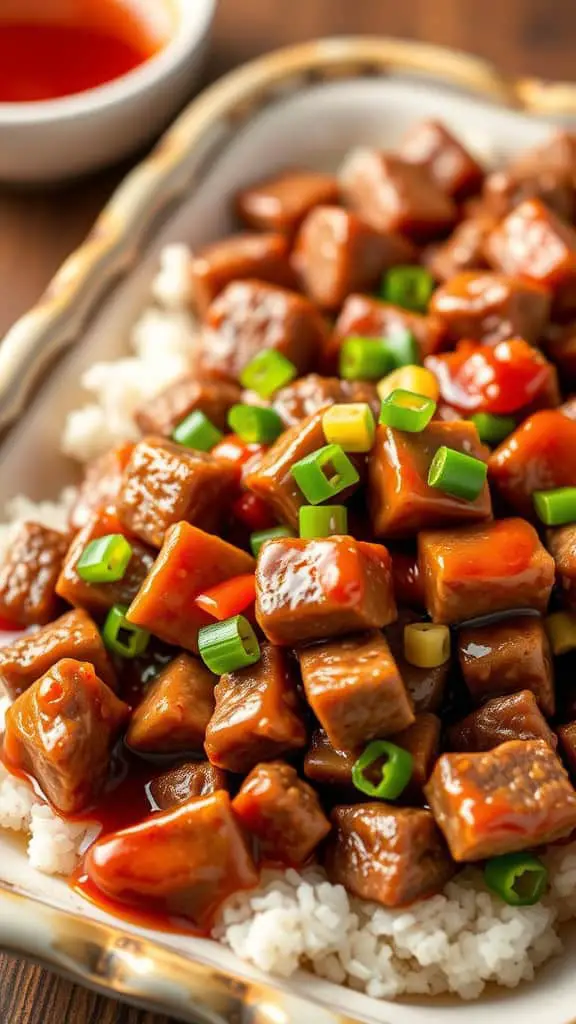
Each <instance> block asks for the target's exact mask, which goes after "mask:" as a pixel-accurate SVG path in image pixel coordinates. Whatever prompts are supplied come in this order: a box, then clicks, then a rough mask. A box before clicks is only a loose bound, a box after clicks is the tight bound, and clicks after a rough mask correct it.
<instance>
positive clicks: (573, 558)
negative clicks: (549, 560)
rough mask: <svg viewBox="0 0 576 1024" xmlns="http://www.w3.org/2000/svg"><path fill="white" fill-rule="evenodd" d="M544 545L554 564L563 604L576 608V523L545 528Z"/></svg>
mask: <svg viewBox="0 0 576 1024" xmlns="http://www.w3.org/2000/svg"><path fill="white" fill-rule="evenodd" d="M546 547H547V548H548V550H549V552H550V554H551V555H552V557H553V559H554V562H555V565H556V581H557V583H558V586H559V587H560V589H561V591H562V597H563V601H564V604H565V605H566V606H567V607H568V608H570V609H572V610H576V523H568V524H567V525H566V526H555V527H553V528H552V529H550V530H546Z"/></svg>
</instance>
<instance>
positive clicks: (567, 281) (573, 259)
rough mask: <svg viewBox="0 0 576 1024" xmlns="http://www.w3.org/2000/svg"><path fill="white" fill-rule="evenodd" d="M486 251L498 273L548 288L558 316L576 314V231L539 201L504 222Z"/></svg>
mask: <svg viewBox="0 0 576 1024" xmlns="http://www.w3.org/2000/svg"><path fill="white" fill-rule="evenodd" d="M484 251H485V253H486V258H487V260H488V262H489V263H490V265H491V266H493V267H494V268H495V269H496V270H500V271H502V272H503V273H504V274H513V275H517V276H519V277H525V278H528V279H529V280H531V281H533V282H535V283H536V284H539V285H541V286H543V287H545V288H548V290H549V291H550V292H551V293H552V307H553V311H554V313H555V314H561V315H562V316H565V315H567V314H569V313H570V312H574V311H576V230H575V229H574V228H573V227H572V226H571V225H570V224H568V223H566V221H564V220H562V219H561V218H560V217H557V216H556V214H555V213H553V212H552V210H550V209H549V208H548V207H547V206H545V205H544V203H542V202H541V201H540V200H539V199H526V200H525V201H524V202H523V203H520V205H519V206H516V207H515V208H514V209H513V210H512V211H511V213H509V214H508V216H507V217H505V218H504V220H502V221H500V223H499V224H498V225H497V226H496V227H495V228H494V229H493V230H492V231H491V232H490V234H489V235H488V238H487V239H486V244H485V246H484ZM525 337H526V336H525ZM526 340H529V339H528V338H527V339H526Z"/></svg>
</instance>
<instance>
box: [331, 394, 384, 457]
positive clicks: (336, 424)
mask: <svg viewBox="0 0 576 1024" xmlns="http://www.w3.org/2000/svg"><path fill="white" fill-rule="evenodd" d="M322 427H323V430H324V437H325V438H326V441H327V442H328V444H339V445H340V447H341V448H343V449H344V451H345V452H369V451H370V449H371V448H372V446H373V444H374V434H375V431H376V424H375V422H374V416H373V415H372V410H371V408H370V406H369V405H368V404H367V402H350V403H349V404H348V405H332V406H330V408H329V409H327V410H326V412H325V413H324V415H323V417H322Z"/></svg>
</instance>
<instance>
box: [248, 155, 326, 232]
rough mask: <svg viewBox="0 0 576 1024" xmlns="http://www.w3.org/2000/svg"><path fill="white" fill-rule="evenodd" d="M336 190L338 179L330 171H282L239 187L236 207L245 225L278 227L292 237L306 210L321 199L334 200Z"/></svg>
mask: <svg viewBox="0 0 576 1024" xmlns="http://www.w3.org/2000/svg"><path fill="white" fill-rule="evenodd" d="M339 194H340V189H339V187H338V182H337V180H336V178H334V177H332V175H330V174H320V173H319V172H316V171H307V170H304V171H299V170H295V171H285V172H283V173H282V174H280V175H278V176H277V177H274V178H269V179H268V180H267V181H262V182H260V183H259V184H257V185H251V186H249V187H248V188H246V189H243V191H242V192H240V193H239V194H238V197H237V200H236V208H237V210H238V214H239V216H240V218H241V220H243V221H244V223H245V224H247V225H248V227H251V228H256V230H257V231H282V232H284V234H286V235H288V237H292V235H294V234H295V232H296V230H297V228H298V227H299V226H300V224H301V223H302V221H303V220H304V217H305V216H306V214H307V213H309V212H310V210H312V209H313V208H314V207H315V206H321V205H324V204H325V203H337V202H338V197H339Z"/></svg>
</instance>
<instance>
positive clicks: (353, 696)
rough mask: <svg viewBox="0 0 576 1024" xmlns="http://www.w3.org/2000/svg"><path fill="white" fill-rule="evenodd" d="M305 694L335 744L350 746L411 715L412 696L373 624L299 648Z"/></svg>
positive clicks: (400, 724)
mask: <svg viewBox="0 0 576 1024" xmlns="http://www.w3.org/2000/svg"><path fill="white" fill-rule="evenodd" d="M299 658H300V670H301V672H302V682H303V684H304V692H305V694H306V699H307V701H308V703H309V705H310V707H311V708H312V711H313V712H314V714H315V715H316V718H317V719H318V721H319V722H320V725H321V726H322V728H323V729H324V731H325V732H326V734H327V736H328V739H329V740H330V743H331V744H332V745H333V746H334V747H336V748H337V749H342V750H353V749H354V748H355V747H359V746H361V745H362V744H365V743H367V742H368V740H372V739H375V737H380V738H382V737H385V736H390V735H391V734H392V733H395V732H398V731H399V730H400V729H404V728H405V727H406V726H407V725H410V724H411V723H412V722H413V721H414V712H413V710H412V702H411V700H410V697H409V696H408V694H407V692H406V688H405V686H404V683H403V682H402V678H401V676H400V673H399V671H398V668H397V666H396V662H395V661H394V658H393V657H392V654H391V651H390V648H389V646H388V643H387V642H386V639H385V637H384V636H383V635H382V633H380V632H379V631H378V630H374V631H373V632H371V633H365V634H363V635H360V636H356V637H346V638H343V639H339V640H333V641H331V642H329V643H324V644H315V645H314V646H312V647H308V648H304V649H303V650H301V651H300V653H299Z"/></svg>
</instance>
